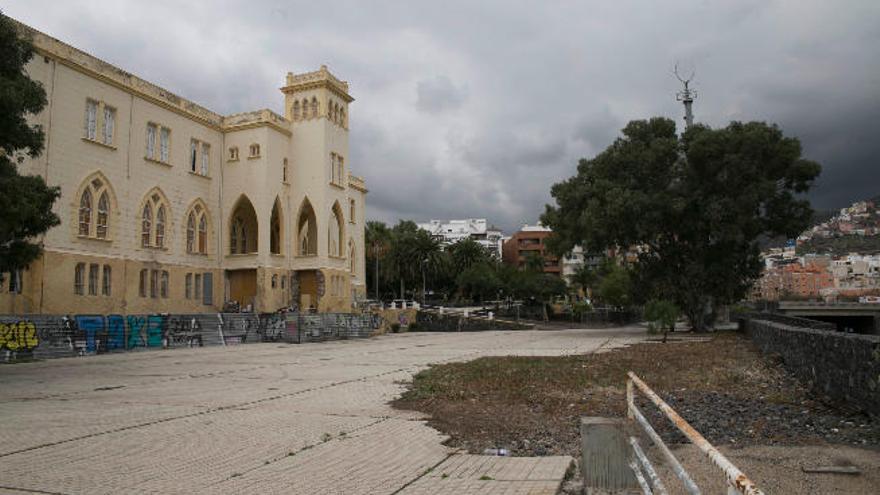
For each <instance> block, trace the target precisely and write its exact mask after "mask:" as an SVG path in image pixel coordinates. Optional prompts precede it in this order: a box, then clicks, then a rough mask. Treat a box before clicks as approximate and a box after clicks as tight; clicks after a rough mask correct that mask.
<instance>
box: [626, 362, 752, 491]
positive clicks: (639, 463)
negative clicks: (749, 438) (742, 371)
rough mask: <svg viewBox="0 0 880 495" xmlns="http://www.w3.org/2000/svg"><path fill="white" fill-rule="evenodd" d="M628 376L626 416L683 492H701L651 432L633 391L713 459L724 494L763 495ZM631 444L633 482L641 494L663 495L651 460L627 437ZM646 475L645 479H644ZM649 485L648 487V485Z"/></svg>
mask: <svg viewBox="0 0 880 495" xmlns="http://www.w3.org/2000/svg"><path fill="white" fill-rule="evenodd" d="M626 375H627V380H626V411H627V417H628V418H630V419H634V420H636V422H637V423H638V424H639V426H641V427H642V429H643V430H644V431H645V433H646V434H647V435H648V437H650V438H651V440H652V441H653V442H654V443H655V444H656V445H657V447H658V448H659V449H660V452H661V453H662V454H663V456H664V457H665V458H666V459H667V460H668V461H669V464H670V466H672V469H673V471H674V472H675V474H676V476H678V478H679V479H680V480H681V482H682V483H683V484H684V487H685V490H686V491H687V492H688V493H690V494H692V495H699V494H700V489H699V488H698V487H697V485H696V483H694V481H693V480H692V479H691V477H690V476H689V475H688V473H687V471H686V470H685V469H684V467H683V466H682V465H681V463H680V462H678V459H676V457H675V455H673V454H672V451H670V450H669V448H668V447H667V446H666V444H665V443H664V442H663V440H662V439H661V438H660V435H658V434H657V432H656V431H655V430H654V428H653V427H652V426H651V424H650V423H649V422H648V420H647V419H646V418H645V416H644V415H643V414H642V412H641V411H640V410H639V408H638V406H636V404H635V392H636V390H635V389H636V388H638V390H639V391H640V392H642V393H643V394H644V395H645V396H646V397H647V398H648V399H650V400H651V402H653V403H654V405H656V406H657V408H658V409H660V411H661V412H662V413H663V414H664V415H665V416H666V417H667V418H668V419H669V421H671V422H672V424H673V425H675V427H676V428H678V430H679V431H681V433H682V434H684V436H686V437H687V438H688V439H689V440H690V441H691V442H693V444H694V445H696V446H697V448H699V449H700V450H701V451H703V453H704V454H706V456H708V457H709V459H711V460H712V463H713V464H715V465H716V466H717V467H718V468H720V469H721V471H723V473H724V478H725V481H726V483H727V494H728V495H735V494H745V495H764V492H762V491H761V490H760V489H759V488H758V487H757V486H755V484H754V483H753V482H752V481H751V480H750V479H749V478H748V477H747V476H746V475H745V474H744V473H743V472H742V471H740V470H739V468H737V467H736V466H734V465H733V463H731V462H730V461H729V460H728V459H727V457H725V456H724V454H722V453H721V452H719V451H718V449H716V448H715V447H714V446H713V445H712V444H711V443H709V441H708V440H706V439H705V438H704V437H703V435H700V433H699V432H698V431H697V430H695V429H694V427H693V426H691V425H690V424H688V422H687V421H685V420H684V418H682V417H681V416H679V415H678V413H677V412H675V410H674V409H672V407H670V406H669V404H667V403H666V402H665V401H664V400H663V399H661V398H660V396H658V395H657V394H656V393H655V392H654V391H653V390H651V388H650V387H648V385H646V384H645V382H643V381H642V380H641V379H640V378H639V377H638V376H636V374H635V373H633V372H632V371H630V372H629V373H627V374H626ZM630 444H631V445H632V447H633V452H634V454H635V457H636V460H635V461H633V463H632V464H631V465H630V466H631V467H632V468H633V472H634V473H635V475H636V479H637V480H638V482H639V485H640V486H641V487H642V490H643V492H644V493H647V494H653V493H658V494H665V493H666V488H665V487H664V486H663V483H662V482H661V481H660V479H659V477H657V473H656V472H655V470H654V468H653V466H651V463H650V461H649V460H648V458H647V456H645V454H644V452H643V451H642V449H641V447H639V445H638V441H637V440H636V439H635V438H630ZM646 474H647V476H645V475H646ZM649 483H650V486H649Z"/></svg>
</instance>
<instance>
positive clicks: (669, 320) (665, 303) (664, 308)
mask: <svg viewBox="0 0 880 495" xmlns="http://www.w3.org/2000/svg"><path fill="white" fill-rule="evenodd" d="M678 314H679V309H678V306H676V305H675V303H673V302H672V301H669V300H666V299H651V300H650V301H648V304H646V305H645V319H646V320H648V331H649V332H651V331H652V330H654V331H656V330H657V329H660V330H662V331H663V342H666V334H667V332H668V331H669V330H673V329H675V321H676V320H677V319H678ZM652 327H653V328H652Z"/></svg>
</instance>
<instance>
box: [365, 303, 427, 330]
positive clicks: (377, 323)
mask: <svg viewBox="0 0 880 495" xmlns="http://www.w3.org/2000/svg"><path fill="white" fill-rule="evenodd" d="M417 313H418V310H416V309H414V308H408V309H400V308H395V309H391V308H385V309H377V310H374V311H373V313H372V318H373V322H372V325H373V329H374V330H373V335H382V334H386V333H391V331H392V329H391V325H393V324H394V323H397V324H398V325H400V329H399V331H401V332H406V331H408V329H409V324H410V323H413V322H415V321H416V318H417V317H416V314H417Z"/></svg>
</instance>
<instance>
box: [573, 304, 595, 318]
mask: <svg viewBox="0 0 880 495" xmlns="http://www.w3.org/2000/svg"><path fill="white" fill-rule="evenodd" d="M592 311H593V306H592V305H591V304H590V303H588V302H586V301H578V302H576V303H574V304H572V305H571V312H572V313H573V314H574V317H575V318H578V319H580V318H581V317H582V316H584V315H585V314H587V313H591V312H592Z"/></svg>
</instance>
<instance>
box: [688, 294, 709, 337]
mask: <svg viewBox="0 0 880 495" xmlns="http://www.w3.org/2000/svg"><path fill="white" fill-rule="evenodd" d="M707 303H708V301H706V300H704V299H699V300H696V301H691V304H690V305H689V306H688V307H687V308H685V315H686V316H687V319H688V322H689V323H690V324H691V329H692V330H693V331H694V332H696V333H703V332H705V331H706V305H707Z"/></svg>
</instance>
